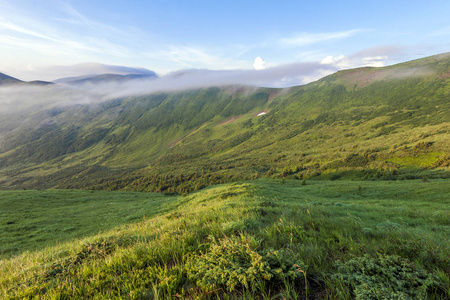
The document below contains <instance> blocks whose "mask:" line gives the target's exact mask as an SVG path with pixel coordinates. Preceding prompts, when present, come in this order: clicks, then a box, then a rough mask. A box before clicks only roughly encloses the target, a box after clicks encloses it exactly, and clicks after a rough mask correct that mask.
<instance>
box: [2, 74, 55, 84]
mask: <svg viewBox="0 0 450 300" xmlns="http://www.w3.org/2000/svg"><path fill="white" fill-rule="evenodd" d="M17 84H26V85H50V84H53V83H52V82H48V81H42V80H34V81H29V82H25V81H22V80H19V79H17V78H14V77H12V76H9V75H6V74H4V73H0V86H4V85H17Z"/></svg>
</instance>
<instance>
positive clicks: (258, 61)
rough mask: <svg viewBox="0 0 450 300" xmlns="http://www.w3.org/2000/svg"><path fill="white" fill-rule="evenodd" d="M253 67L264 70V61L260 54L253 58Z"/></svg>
mask: <svg viewBox="0 0 450 300" xmlns="http://www.w3.org/2000/svg"><path fill="white" fill-rule="evenodd" d="M253 68H254V69H255V70H264V69H265V68H266V62H265V61H264V59H262V58H261V57H260V56H258V57H257V58H255V62H254V63H253Z"/></svg>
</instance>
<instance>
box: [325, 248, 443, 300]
mask: <svg viewBox="0 0 450 300" xmlns="http://www.w3.org/2000/svg"><path fill="white" fill-rule="evenodd" d="M336 267H337V269H338V271H337V273H336V274H335V275H333V276H332V280H335V281H342V282H344V283H345V284H346V285H347V286H349V287H350V288H351V289H353V293H354V296H355V297H356V299H364V300H367V299H428V298H430V297H433V296H437V295H439V294H444V290H443V286H442V283H441V282H440V280H439V278H438V277H437V276H436V275H434V274H429V273H428V272H426V271H425V270H422V269H419V268H417V267H416V265H415V264H414V263H412V262H410V261H408V260H407V259H404V258H401V257H400V256H397V255H382V254H379V255H378V257H369V256H368V255H365V256H363V257H358V258H354V259H351V260H348V261H346V262H338V263H337V264H336ZM442 296H443V295H442ZM436 298H439V296H437V297H436Z"/></svg>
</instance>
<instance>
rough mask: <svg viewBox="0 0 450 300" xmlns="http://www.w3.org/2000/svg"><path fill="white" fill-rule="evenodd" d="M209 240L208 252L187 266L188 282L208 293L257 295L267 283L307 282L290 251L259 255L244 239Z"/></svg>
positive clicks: (195, 258) (253, 242)
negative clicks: (259, 289) (301, 280)
mask: <svg viewBox="0 0 450 300" xmlns="http://www.w3.org/2000/svg"><path fill="white" fill-rule="evenodd" d="M210 240H211V248H210V249H209V251H208V252H207V253H204V254H202V255H200V256H196V257H193V258H192V259H190V261H189V262H188V270H189V271H188V276H189V278H190V279H191V280H193V281H194V282H196V284H197V286H198V287H200V288H201V289H203V290H205V291H213V290H215V289H218V288H224V289H226V290H227V291H229V292H233V291H236V290H241V289H251V290H254V291H255V290H256V289H257V287H258V284H259V283H261V282H264V281H266V282H269V283H271V284H274V285H275V284H276V285H278V284H279V283H281V282H285V281H286V280H296V279H304V278H305V277H304V276H305V275H304V274H305V273H304V272H306V271H303V270H306V267H305V266H304V265H303V264H302V262H301V261H300V260H299V259H296V256H295V255H293V254H292V253H288V251H287V250H273V249H267V250H265V251H264V252H261V253H259V252H257V251H255V250H254V249H255V248H256V246H257V245H258V243H257V242H255V241H254V240H251V239H250V238H248V237H245V236H241V237H232V238H225V239H222V240H217V239H215V238H214V237H211V238H210Z"/></svg>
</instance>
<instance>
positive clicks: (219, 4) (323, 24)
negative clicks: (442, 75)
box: [0, 0, 450, 80]
mask: <svg viewBox="0 0 450 300" xmlns="http://www.w3.org/2000/svg"><path fill="white" fill-rule="evenodd" d="M449 13H450V1H448V0H446V1H412V0H410V1H400V0H399V1H392V0H390V1H363V0H360V1H283V0H281V1H246V0H240V1H234V0H228V1H211V0H209V1H195V0H190V1H168V0H167V1H164V0H157V1H141V0H134V1H116V0H108V1H100V0H89V1H87V0H76V1H63V0H34V1H32V0H17V1H5V0H0V72H4V73H7V74H10V75H13V76H17V77H19V78H22V79H25V80H31V79H37V78H33V77H36V76H40V77H41V79H47V80H49V79H52V78H45V77H46V73H45V70H46V68H47V67H50V66H57V65H74V64H78V63H83V62H99V63H103V64H111V65H124V66H132V67H144V68H148V69H150V70H153V71H156V72H157V73H159V74H166V73H168V72H171V71H176V70H180V69H191V68H199V69H213V70H233V69H249V70H250V69H264V68H266V69H271V68H277V67H279V66H282V65H286V64H293V63H310V62H316V63H319V64H325V65H330V66H333V67H335V68H336V69H341V68H351V67H358V66H364V65H373V66H382V65H386V64H393V63H397V62H402V61H406V60H410V59H415V58H420V57H424V56H428V55H433V54H437V53H442V52H448V51H450V21H449V20H450V18H449ZM324 74H325V73H324ZM319 75H320V74H319ZM319 75H317V74H316V75H315V76H319ZM49 76H56V75H55V74H54V73H52V75H48V74H47V77H49ZM42 77H43V78H42ZM53 79H54V78H53Z"/></svg>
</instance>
